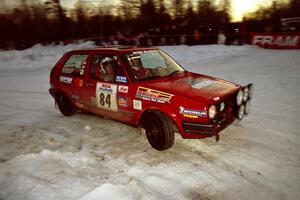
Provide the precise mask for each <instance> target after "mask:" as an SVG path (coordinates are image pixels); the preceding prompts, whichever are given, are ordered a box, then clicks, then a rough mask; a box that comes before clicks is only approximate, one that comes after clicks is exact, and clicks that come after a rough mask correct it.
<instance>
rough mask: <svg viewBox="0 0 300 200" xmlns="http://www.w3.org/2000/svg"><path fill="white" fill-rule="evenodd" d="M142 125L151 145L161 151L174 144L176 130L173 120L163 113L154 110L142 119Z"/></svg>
mask: <svg viewBox="0 0 300 200" xmlns="http://www.w3.org/2000/svg"><path fill="white" fill-rule="evenodd" d="M142 120H143V121H142V127H143V128H144V129H145V130H146V136H147V139H148V141H149V143H150V145H151V146H152V147H153V148H154V149H156V150H159V151H162V150H166V149H168V148H170V147H172V146H173V144H174V130H173V124H172V121H171V120H170V119H169V118H168V117H167V116H166V115H164V114H163V113H161V112H159V111H153V112H149V113H147V114H146V115H145V116H144V117H143V119H142Z"/></svg>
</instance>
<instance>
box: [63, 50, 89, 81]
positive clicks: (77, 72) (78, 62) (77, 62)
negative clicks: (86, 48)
mask: <svg viewBox="0 0 300 200" xmlns="http://www.w3.org/2000/svg"><path fill="white" fill-rule="evenodd" d="M87 58H88V55H87V54H74V55H72V56H70V57H69V59H68V60H67V62H66V63H65V64H64V66H63V68H62V71H61V72H62V74H66V75H71V76H83V75H84V71H85V65H86V60H87Z"/></svg>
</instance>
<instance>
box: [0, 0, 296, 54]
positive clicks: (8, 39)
mask: <svg viewBox="0 0 300 200" xmlns="http://www.w3.org/2000/svg"><path fill="white" fill-rule="evenodd" d="M0 4H2V13H1V14H0V22H1V23H0V24H1V30H2V31H0V38H1V40H0V48H2V49H3V48H16V49H22V48H27V47H30V46H32V45H34V44H35V43H45V44H47V43H51V42H57V41H64V42H68V41H70V40H75V39H82V38H96V37H98V38H99V40H110V39H111V38H112V37H114V36H116V35H118V34H119V36H120V35H121V38H130V37H136V36H138V35H140V34H141V33H143V36H145V35H146V36H147V35H154V36H159V35H180V34H186V35H194V34H195V33H197V31H198V33H201V35H203V36H209V35H214V36H215V35H217V34H218V33H219V32H224V33H226V34H231V33H234V30H236V29H233V27H234V25H236V24H235V23H231V22H230V21H231V15H230V12H231V1H230V0H223V1H214V0H120V1H119V3H118V4H114V3H111V2H110V1H109V0H101V1H100V0H99V3H98V4H91V3H87V1H84V0H78V1H77V3H76V4H75V5H74V6H73V7H72V8H70V7H68V6H64V5H63V4H62V1H61V0H46V1H41V2H38V3H37V2H36V1H30V0H19V2H18V6H16V7H15V8H13V9H12V8H9V6H8V5H6V4H5V1H4V0H0ZM299 10H300V8H299V1H298V0H290V1H289V2H288V3H286V4H281V3H279V1H273V4H272V6H271V7H267V8H264V9H259V11H257V12H255V13H251V14H248V15H247V16H246V17H245V19H244V21H243V24H244V27H245V26H246V29H247V31H263V28H264V26H266V25H267V24H276V23H278V20H279V19H280V18H281V17H291V13H293V15H297V13H298V11H299ZM238 26H240V23H238ZM119 38H120V37H119ZM207 41H208V42H212V41H209V39H208V40H207ZM193 42H195V41H191V42H190V43H191V44H193Z"/></svg>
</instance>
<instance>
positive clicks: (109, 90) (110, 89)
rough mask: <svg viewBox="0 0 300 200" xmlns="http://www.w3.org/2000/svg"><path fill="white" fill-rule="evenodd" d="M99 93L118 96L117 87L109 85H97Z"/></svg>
mask: <svg viewBox="0 0 300 200" xmlns="http://www.w3.org/2000/svg"><path fill="white" fill-rule="evenodd" d="M97 91H101V92H106V93H111V94H116V93H117V85H115V84H109V83H97Z"/></svg>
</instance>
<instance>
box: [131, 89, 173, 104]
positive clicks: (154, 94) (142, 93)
mask: <svg viewBox="0 0 300 200" xmlns="http://www.w3.org/2000/svg"><path fill="white" fill-rule="evenodd" d="M173 96H174V95H172V94H169V93H165V92H161V91H157V90H152V89H150V88H144V87H139V88H138V90H137V92H136V95H135V97H137V98H141V99H144V100H148V101H154V102H158V103H170V102H171V99H172V97H173Z"/></svg>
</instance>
